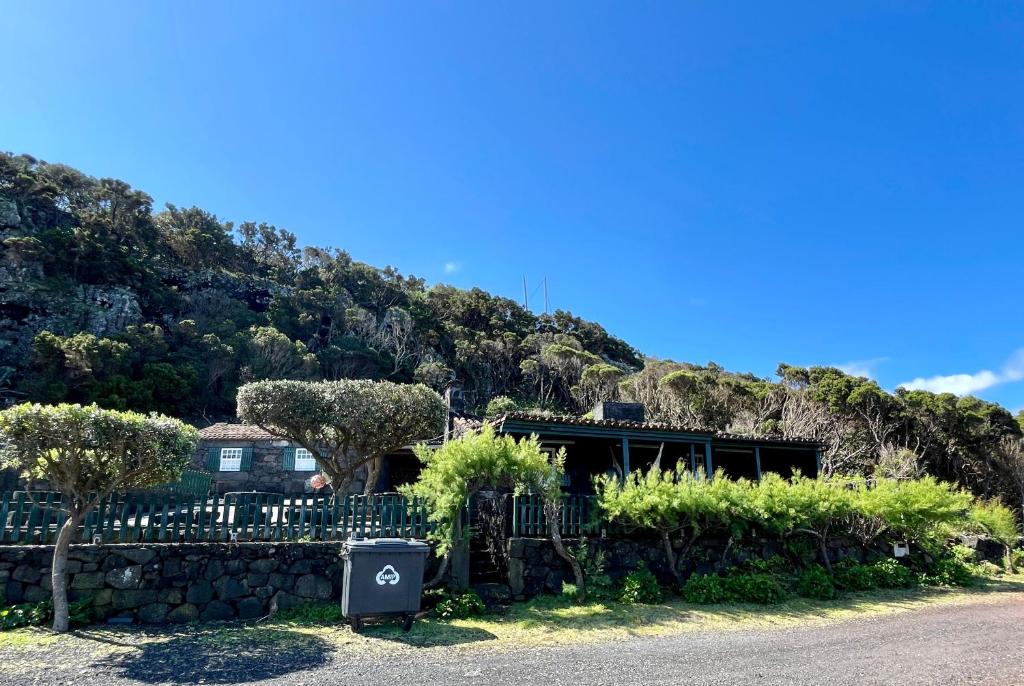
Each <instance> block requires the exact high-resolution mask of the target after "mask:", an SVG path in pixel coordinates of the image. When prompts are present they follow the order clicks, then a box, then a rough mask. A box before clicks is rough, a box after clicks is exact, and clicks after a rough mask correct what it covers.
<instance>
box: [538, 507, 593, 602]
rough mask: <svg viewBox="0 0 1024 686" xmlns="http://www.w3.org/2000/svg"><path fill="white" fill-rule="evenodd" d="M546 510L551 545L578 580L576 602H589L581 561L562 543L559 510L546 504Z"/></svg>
mask: <svg viewBox="0 0 1024 686" xmlns="http://www.w3.org/2000/svg"><path fill="white" fill-rule="evenodd" d="M544 510H545V512H544V514H545V515H547V520H548V531H549V532H550V533H551V543H552V544H553V545H554V546H555V552H556V553H558V556H559V557H561V558H562V559H563V560H565V561H566V562H568V563H569V566H570V567H571V568H572V575H573V577H575V579H576V602H578V603H583V602H585V601H586V600H587V580H586V579H585V578H584V577H583V568H582V567H580V561H579V560H577V559H576V556H575V555H573V554H572V553H570V552H569V551H568V550H566V548H565V543H563V542H562V531H561V518H560V517H559V516H558V514H559V513H558V508H557V507H556V506H553V505H551V504H547V503H546V504H545V505H544Z"/></svg>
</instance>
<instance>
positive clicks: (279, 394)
mask: <svg viewBox="0 0 1024 686" xmlns="http://www.w3.org/2000/svg"><path fill="white" fill-rule="evenodd" d="M445 412H446V410H445V404H444V401H443V400H442V399H441V396H440V395H438V394H437V393H436V392H434V391H432V390H430V389H429V388H427V387H426V386H424V385H423V384H397V383H391V382H389V381H367V380H353V379H344V380H340V381H257V382H254V383H248V384H245V385H244V386H242V388H241V389H239V391H238V416H239V418H240V419H241V420H242V421H244V422H248V423H250V424H256V425H257V426H259V427H261V428H263V429H265V430H266V431H269V432H270V433H272V434H274V435H275V436H279V437H281V438H285V439H287V440H290V441H294V442H295V443H298V444H299V445H301V446H302V447H303V448H305V449H306V450H308V451H309V452H310V454H312V455H313V457H314V458H315V459H316V461H317V464H318V465H319V466H320V468H321V469H322V470H323V471H324V473H325V474H326V475H327V476H328V477H329V478H330V480H331V488H332V489H333V490H334V492H335V493H345V492H347V491H348V488H349V486H350V484H351V483H352V481H353V480H354V479H355V477H356V473H357V472H358V471H359V470H360V469H361V468H363V467H366V469H367V479H366V492H367V493H372V492H373V488H374V486H375V484H376V481H377V474H378V473H379V470H380V462H381V458H383V457H384V455H385V454H387V453H388V452H391V451H392V450H396V449H398V448H401V447H402V446H404V445H408V444H409V443H412V442H414V441H423V440H426V439H429V438H433V437H434V436H440V435H441V433H442V432H443V431H444V422H445Z"/></svg>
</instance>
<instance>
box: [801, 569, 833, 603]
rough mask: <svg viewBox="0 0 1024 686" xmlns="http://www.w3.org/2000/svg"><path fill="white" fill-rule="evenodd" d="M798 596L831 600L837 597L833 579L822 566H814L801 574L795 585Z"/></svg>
mask: <svg viewBox="0 0 1024 686" xmlns="http://www.w3.org/2000/svg"><path fill="white" fill-rule="evenodd" d="M793 587H794V590H796V593H797V595H800V596H803V597H804V598H816V599H818V600H831V599H832V598H835V597H836V587H835V584H834V583H833V582H832V577H830V576H829V575H828V572H826V571H825V568H824V567H822V566H821V565H812V566H810V567H808V568H807V569H805V570H803V571H802V572H800V573H799V574H798V575H797V577H796V582H795V583H794V584H793Z"/></svg>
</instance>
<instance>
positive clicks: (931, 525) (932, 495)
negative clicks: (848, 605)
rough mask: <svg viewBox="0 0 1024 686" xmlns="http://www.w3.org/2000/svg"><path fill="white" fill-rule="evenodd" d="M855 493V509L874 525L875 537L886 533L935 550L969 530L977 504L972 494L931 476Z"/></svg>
mask: <svg viewBox="0 0 1024 686" xmlns="http://www.w3.org/2000/svg"><path fill="white" fill-rule="evenodd" d="M855 492H856V494H857V496H856V503H855V508H854V509H855V510H856V511H857V512H858V514H859V515H860V516H862V517H864V518H866V519H867V520H868V521H871V522H873V528H874V529H875V534H874V538H877V537H878V536H881V535H883V534H886V535H889V536H895V537H897V538H898V539H902V540H906V541H909V542H910V543H916V544H918V545H922V546H924V547H926V548H932V549H938V548H940V547H941V545H942V544H943V543H945V541H946V540H948V539H949V537H950V536H951V535H952V534H954V533H957V532H958V531H962V530H963V529H964V528H966V527H967V514H968V512H969V511H970V509H971V506H972V504H973V503H974V498H973V497H972V496H971V494H970V493H967V492H965V491H961V490H958V489H957V488H956V487H955V486H953V485H952V484H948V483H944V482H941V481H937V480H936V479H935V478H934V477H931V476H926V477H924V478H921V479H905V480H900V481H896V480H893V479H878V480H876V481H875V482H874V485H873V486H872V487H871V488H859V489H856V491H855Z"/></svg>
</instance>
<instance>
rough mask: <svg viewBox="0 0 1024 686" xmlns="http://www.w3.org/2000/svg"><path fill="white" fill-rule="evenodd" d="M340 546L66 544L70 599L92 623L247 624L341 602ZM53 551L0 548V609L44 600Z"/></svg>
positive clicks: (286, 544)
mask: <svg viewBox="0 0 1024 686" xmlns="http://www.w3.org/2000/svg"><path fill="white" fill-rule="evenodd" d="M340 550H341V543H240V544H237V545H229V544H219V543H196V544H181V545H179V544H148V545H146V544H126V545H102V546H94V545H74V546H72V547H71V551H70V554H69V556H68V572H69V574H68V576H69V583H68V588H69V589H70V590H69V596H70V598H71V599H72V600H77V599H80V598H90V599H91V600H92V604H93V606H94V607H95V608H96V610H97V616H98V618H100V619H107V618H111V617H124V618H131V619H133V620H134V621H139V622H143V623H149V624H157V623H164V622H192V621H200V620H203V621H208V620H225V619H254V618H257V617H263V616H265V615H268V614H271V613H273V612H274V611H276V610H278V609H287V608H289V607H294V606H296V605H299V604H302V603H306V602H316V601H330V600H338V599H340V598H341V580H342V563H341V560H340V558H339V552H340ZM52 560H53V546H3V547H0V605H3V604H14V603H20V602H35V601H39V600H45V599H46V598H49V597H50V591H51V585H50V565H51V562H52Z"/></svg>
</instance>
